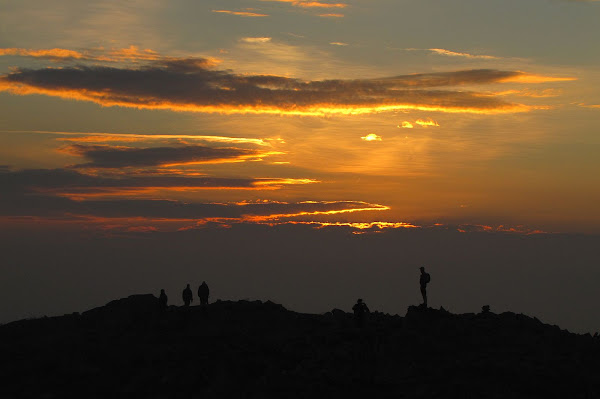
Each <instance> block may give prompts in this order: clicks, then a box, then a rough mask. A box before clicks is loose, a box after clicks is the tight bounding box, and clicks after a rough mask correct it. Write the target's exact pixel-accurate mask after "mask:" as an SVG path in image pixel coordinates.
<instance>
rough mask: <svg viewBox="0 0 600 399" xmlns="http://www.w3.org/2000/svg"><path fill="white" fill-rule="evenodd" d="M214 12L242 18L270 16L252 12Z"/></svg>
mask: <svg viewBox="0 0 600 399" xmlns="http://www.w3.org/2000/svg"><path fill="white" fill-rule="evenodd" d="M212 12H216V13H222V14H230V15H237V16H240V17H268V16H269V15H268V14H260V13H256V12H251V11H231V10H212Z"/></svg>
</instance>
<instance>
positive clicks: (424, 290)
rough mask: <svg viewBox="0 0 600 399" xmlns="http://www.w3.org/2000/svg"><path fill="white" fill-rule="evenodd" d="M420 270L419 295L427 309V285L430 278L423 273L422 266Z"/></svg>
mask: <svg viewBox="0 0 600 399" xmlns="http://www.w3.org/2000/svg"><path fill="white" fill-rule="evenodd" d="M420 269H421V278H419V284H420V285H421V295H422V296H423V306H424V307H425V308H426V307H427V284H428V283H429V282H430V281H431V276H430V275H429V273H427V272H426V271H425V268H424V267H423V266H421V267H420Z"/></svg>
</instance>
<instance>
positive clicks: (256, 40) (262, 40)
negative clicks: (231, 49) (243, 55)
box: [240, 37, 271, 43]
mask: <svg viewBox="0 0 600 399" xmlns="http://www.w3.org/2000/svg"><path fill="white" fill-rule="evenodd" d="M240 41H242V42H245V43H268V42H270V41H271V38H270V37H242V38H241V39H240Z"/></svg>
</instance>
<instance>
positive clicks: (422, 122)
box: [415, 119, 439, 127]
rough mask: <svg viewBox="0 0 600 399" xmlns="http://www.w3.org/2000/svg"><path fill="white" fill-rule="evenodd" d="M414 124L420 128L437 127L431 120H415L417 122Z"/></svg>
mask: <svg viewBox="0 0 600 399" xmlns="http://www.w3.org/2000/svg"><path fill="white" fill-rule="evenodd" d="M415 123H416V124H417V125H419V126H421V127H429V126H439V124H438V123H437V122H436V121H434V120H433V119H428V120H423V119H417V121H416V122H415Z"/></svg>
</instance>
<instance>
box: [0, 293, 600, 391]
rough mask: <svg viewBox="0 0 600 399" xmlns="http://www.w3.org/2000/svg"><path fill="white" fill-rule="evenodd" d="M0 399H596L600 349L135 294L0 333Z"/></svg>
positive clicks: (528, 336)
mask: <svg viewBox="0 0 600 399" xmlns="http://www.w3.org/2000/svg"><path fill="white" fill-rule="evenodd" d="M0 351H1V352H0V353H2V356H1V357H0V367H1V368H2V370H3V384H2V386H1V387H0V397H2V398H29V397H47V398H62V397H82V398H106V397H143V398H171V397H185V398H190V397H191V398H194V397H202V398H222V397H235V398H250V397H255V398H282V397H285V398H306V397H323V396H328V397H332V398H336V397H357V396H362V397H377V398H380V397H394V398H401V397H405V398H545V399H546V398H595V397H600V340H599V339H598V338H593V337H592V336H590V335H589V334H586V335H577V334H572V333H569V332H568V331H565V330H561V329H560V328H558V327H557V326H549V325H546V324H543V323H542V322H540V321H539V320H537V319H536V318H532V317H528V316H525V315H521V314H515V313H511V312H506V313H502V314H494V313H492V312H482V313H478V314H462V315H456V314H452V313H450V312H448V311H446V310H445V309H443V308H441V309H439V310H437V309H430V308H426V307H423V306H420V307H417V306H411V307H409V308H408V310H407V313H406V316H405V317H400V316H397V315H387V314H383V313H380V312H377V311H373V312H371V314H370V320H369V323H368V324H367V325H366V326H365V327H364V328H360V329H359V328H356V327H355V326H354V317H353V314H352V313H346V312H344V311H342V310H339V309H333V310H332V311H331V312H327V313H326V314H324V315H313V314H302V313H296V312H292V311H289V310H287V309H285V308H284V307H283V306H281V305H279V304H275V303H273V302H271V301H267V302H261V301H237V302H233V301H216V302H214V303H212V304H210V305H208V306H207V307H202V306H191V307H188V308H184V307H179V308H178V307H173V306H172V307H170V308H169V309H168V311H166V312H165V311H162V312H161V311H160V307H159V303H158V299H157V298H155V297H154V296H153V295H134V296H130V297H128V298H124V299H121V300H117V301H112V302H110V303H109V304H107V305H106V306H102V307H100V308H96V309H92V310H90V311H87V312H84V313H82V314H81V315H78V314H70V315H65V316H61V317H52V318H41V319H35V320H22V321H18V322H13V323H9V324H6V325H3V326H0Z"/></svg>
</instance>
